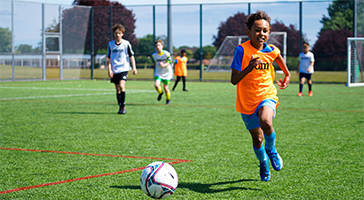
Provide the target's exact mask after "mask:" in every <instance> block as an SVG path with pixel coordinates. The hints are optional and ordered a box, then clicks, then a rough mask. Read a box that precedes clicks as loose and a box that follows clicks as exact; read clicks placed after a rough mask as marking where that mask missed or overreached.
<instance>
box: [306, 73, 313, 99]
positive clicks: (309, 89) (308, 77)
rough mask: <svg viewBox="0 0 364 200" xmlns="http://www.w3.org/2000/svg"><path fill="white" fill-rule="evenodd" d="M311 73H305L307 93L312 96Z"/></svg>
mask: <svg viewBox="0 0 364 200" xmlns="http://www.w3.org/2000/svg"><path fill="white" fill-rule="evenodd" d="M311 77H312V74H307V77H306V79H307V85H308V95H309V96H312V80H311Z"/></svg>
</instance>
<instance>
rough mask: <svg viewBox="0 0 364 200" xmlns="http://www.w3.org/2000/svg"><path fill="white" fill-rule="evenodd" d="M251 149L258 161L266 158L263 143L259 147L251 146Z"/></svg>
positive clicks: (263, 160)
mask: <svg viewBox="0 0 364 200" xmlns="http://www.w3.org/2000/svg"><path fill="white" fill-rule="evenodd" d="M253 149H254V153H255V155H256V156H257V158H258V160H259V162H260V163H262V162H265V161H266V160H267V153H265V150H264V147H263V145H262V147H260V148H259V149H256V148H255V147H254V146H253Z"/></svg>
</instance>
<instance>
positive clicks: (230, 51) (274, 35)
mask: <svg viewBox="0 0 364 200" xmlns="http://www.w3.org/2000/svg"><path fill="white" fill-rule="evenodd" d="M247 40H249V37H248V36H247V35H240V36H226V37H225V39H224V41H223V42H222V44H221V46H220V47H219V49H218V50H217V52H216V54H215V56H214V57H213V58H212V60H211V61H210V64H209V65H208V67H207V68H206V70H205V71H206V72H230V71H231V69H230V65H231V63H232V62H233V57H234V51H235V48H236V47H237V46H238V45H239V44H241V43H243V42H245V41H247ZM266 43H267V44H274V45H275V46H277V47H278V48H279V49H280V50H281V55H282V56H283V58H284V60H286V55H287V33H286V32H271V33H270V34H269V38H268V40H267V42H266Z"/></svg>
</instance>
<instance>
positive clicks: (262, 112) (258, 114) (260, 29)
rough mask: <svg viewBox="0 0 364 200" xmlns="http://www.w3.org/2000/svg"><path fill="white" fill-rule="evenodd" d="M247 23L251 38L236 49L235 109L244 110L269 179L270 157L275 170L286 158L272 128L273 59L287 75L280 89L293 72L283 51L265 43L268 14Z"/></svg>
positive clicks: (274, 99)
mask: <svg viewBox="0 0 364 200" xmlns="http://www.w3.org/2000/svg"><path fill="white" fill-rule="evenodd" d="M245 23H246V25H247V30H246V34H247V35H248V36H249V38H250V40H248V41H246V42H244V43H242V44H240V45H238V46H237V47H236V49H235V52H234V59H233V62H232V64H231V68H232V71H231V83H232V84H233V85H237V99H236V110H237V111H238V112H240V113H241V116H242V118H243V121H244V123H245V126H246V128H247V130H249V132H250V135H251V137H252V141H253V150H254V152H255V155H256V157H257V158H258V160H259V163H260V178H261V180H262V181H269V180H270V170H269V160H270V161H271V164H272V166H273V169H275V170H277V171H278V170H281V169H282V167H283V160H282V158H281V157H280V155H279V154H278V152H277V150H276V148H275V140H276V133H275V131H274V129H273V118H274V116H275V112H276V108H277V107H278V97H277V89H276V87H275V86H274V84H273V80H274V76H275V72H274V67H273V62H274V61H275V62H276V63H277V64H278V66H279V67H280V68H281V69H282V71H283V72H284V74H285V78H284V80H283V81H282V80H280V81H277V85H278V86H280V88H281V89H285V88H286V87H287V86H288V85H289V81H290V79H291V74H290V73H289V71H288V68H287V66H286V64H285V62H284V59H283V57H282V56H281V55H280V50H279V49H278V48H277V47H276V46H274V45H267V44H266V41H267V40H268V37H269V34H270V28H271V25H270V17H269V16H268V14H267V13H265V12H264V11H259V10H258V11H257V12H256V13H254V14H250V15H249V16H248V18H247V20H246V22H245ZM264 139H265V145H264V147H263V140H264ZM268 158H269V160H268Z"/></svg>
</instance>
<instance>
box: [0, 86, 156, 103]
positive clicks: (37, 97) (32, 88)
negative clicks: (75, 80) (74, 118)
mask: <svg viewBox="0 0 364 200" xmlns="http://www.w3.org/2000/svg"><path fill="white" fill-rule="evenodd" d="M0 89H31V90H47V89H49V90H84V91H100V90H101V91H114V92H107V93H89V94H66V95H50V96H33V97H13V98H1V99H0V100H12V99H41V98H57V97H75V96H92V95H109V94H114V95H115V92H116V91H115V89H86V88H39V87H0ZM125 92H126V93H144V92H155V90H126V91H125Z"/></svg>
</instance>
